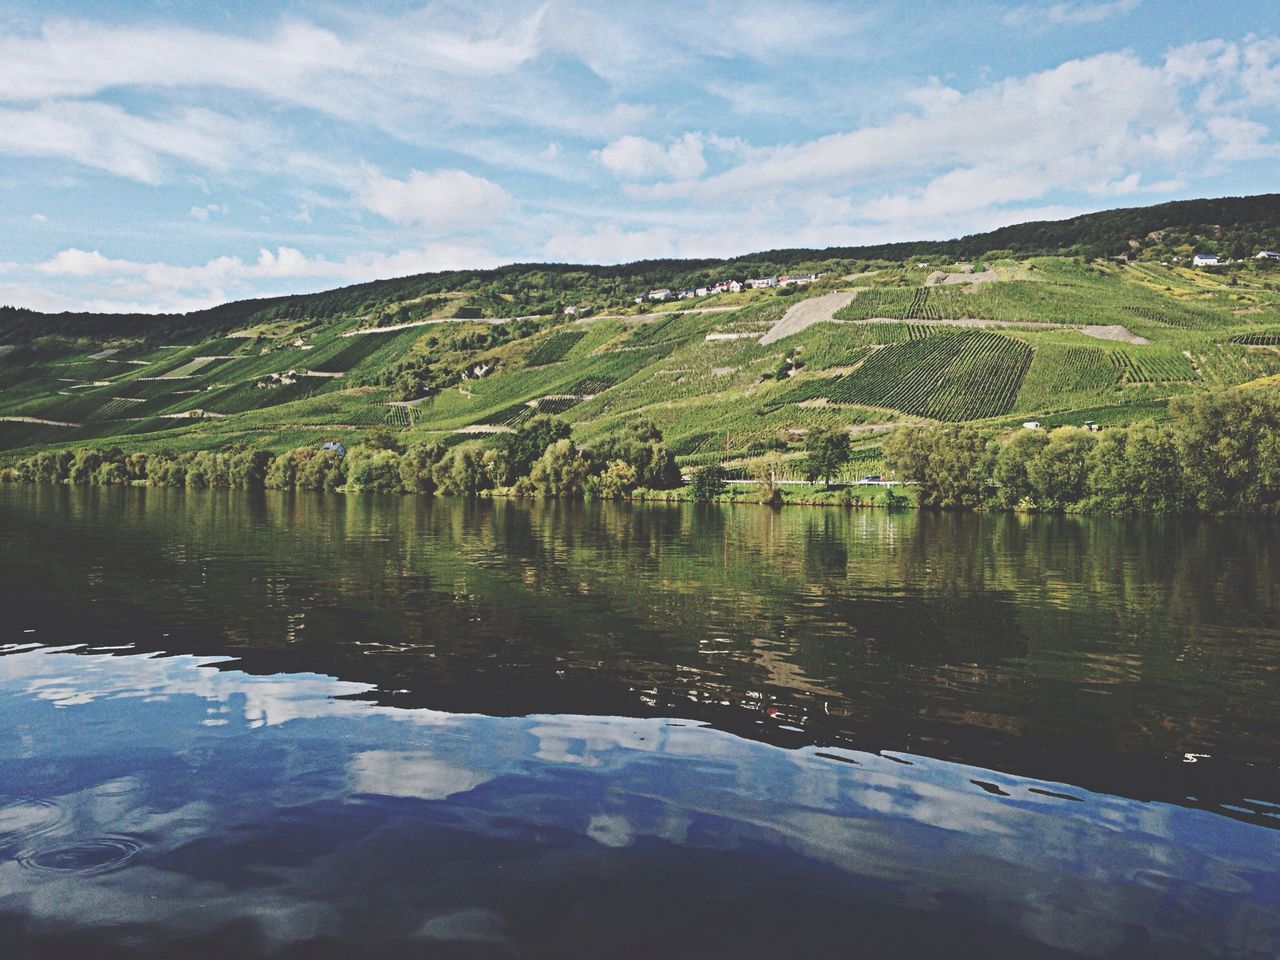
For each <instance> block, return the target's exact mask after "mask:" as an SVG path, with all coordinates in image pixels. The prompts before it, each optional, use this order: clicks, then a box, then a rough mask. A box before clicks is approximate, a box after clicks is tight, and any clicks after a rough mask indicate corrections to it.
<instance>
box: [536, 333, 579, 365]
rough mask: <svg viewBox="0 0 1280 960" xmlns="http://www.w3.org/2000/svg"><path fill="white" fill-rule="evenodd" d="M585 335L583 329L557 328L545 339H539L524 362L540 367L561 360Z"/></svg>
mask: <svg viewBox="0 0 1280 960" xmlns="http://www.w3.org/2000/svg"><path fill="white" fill-rule="evenodd" d="M586 335H587V333H586V331H585V330H557V331H556V332H555V333H553V334H551V336H549V337H547V338H546V339H545V340H541V341H539V343H538V344H537V346H535V347H534V348H533V349H532V350H531V351H529V355H528V356H527V357H526V358H525V363H526V364H527V365H528V366H530V367H541V366H545V365H546V364H548V363H555V362H557V361H559V360H563V359H564V358H565V354H567V353H568V352H569V351H570V350H572V349H573V348H574V347H575V346H577V344H578V341H580V340H581V339H582V338H583V337H585V336H586Z"/></svg>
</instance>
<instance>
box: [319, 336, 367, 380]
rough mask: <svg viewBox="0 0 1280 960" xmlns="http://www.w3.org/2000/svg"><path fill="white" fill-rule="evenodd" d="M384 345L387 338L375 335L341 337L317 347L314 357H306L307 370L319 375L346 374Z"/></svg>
mask: <svg viewBox="0 0 1280 960" xmlns="http://www.w3.org/2000/svg"><path fill="white" fill-rule="evenodd" d="M386 344H387V338H386V337H385V336H379V335H378V334H375V333H371V334H366V335H363V336H356V337H341V338H339V339H337V340H335V341H331V342H330V343H328V344H326V345H324V346H317V347H316V349H315V351H314V356H309V357H307V369H309V370H318V371H320V372H321V373H346V372H347V371H348V370H351V369H353V368H354V367H356V366H357V365H359V364H360V362H361V361H363V360H366V359H368V358H369V357H371V356H373V354H375V353H377V352H378V351H379V350H380V349H382V348H383V347H384V346H386Z"/></svg>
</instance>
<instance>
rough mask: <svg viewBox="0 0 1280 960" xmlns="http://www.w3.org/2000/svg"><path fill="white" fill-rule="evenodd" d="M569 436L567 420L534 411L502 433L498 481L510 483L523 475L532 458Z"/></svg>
mask: <svg viewBox="0 0 1280 960" xmlns="http://www.w3.org/2000/svg"><path fill="white" fill-rule="evenodd" d="M568 436H569V424H567V423H565V422H564V421H563V420H561V419H559V418H557V417H551V416H547V415H546V414H537V415H536V416H532V417H530V418H529V419H528V420H526V421H525V422H524V423H523V424H521V425H520V427H519V428H518V429H517V430H516V432H515V433H509V434H507V435H506V440H505V442H504V443H503V446H502V451H501V453H502V457H501V460H500V462H499V464H498V482H499V483H501V484H502V485H503V486H510V485H511V484H513V483H515V482H516V480H517V479H519V478H520V477H523V476H527V475H528V474H529V471H530V470H531V469H532V468H533V462H534V461H535V460H537V459H538V458H539V457H541V456H542V454H543V452H544V451H545V450H546V449H547V447H548V446H550V445H551V444H552V443H555V442H556V441H557V440H564V439H566V438H568Z"/></svg>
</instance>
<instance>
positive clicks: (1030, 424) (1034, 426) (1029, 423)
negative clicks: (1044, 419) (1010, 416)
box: [1022, 420, 1040, 430]
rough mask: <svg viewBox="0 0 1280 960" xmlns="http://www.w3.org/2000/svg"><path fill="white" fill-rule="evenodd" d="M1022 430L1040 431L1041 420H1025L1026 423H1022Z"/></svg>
mask: <svg viewBox="0 0 1280 960" xmlns="http://www.w3.org/2000/svg"><path fill="white" fill-rule="evenodd" d="M1022 429H1024V430H1039V429H1040V421H1039V420H1024V421H1023V423H1022Z"/></svg>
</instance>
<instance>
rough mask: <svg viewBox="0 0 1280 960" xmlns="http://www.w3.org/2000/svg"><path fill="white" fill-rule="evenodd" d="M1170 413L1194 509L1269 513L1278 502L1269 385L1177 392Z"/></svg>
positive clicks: (1279, 455) (1277, 413) (1278, 460)
mask: <svg viewBox="0 0 1280 960" xmlns="http://www.w3.org/2000/svg"><path fill="white" fill-rule="evenodd" d="M1170 412H1171V413H1172V414H1173V416H1174V421H1173V431H1174V441H1175V443H1176V445H1177V449H1178V453H1179V455H1180V456H1181V458H1182V463H1183V469H1184V470H1185V471H1186V475H1187V483H1188V487H1189V489H1190V492H1191V495H1192V497H1193V498H1194V500H1195V504H1196V506H1197V507H1198V508H1199V509H1200V510H1202V511H1203V512H1205V513H1242V514H1247V513H1257V512H1274V510H1275V509H1276V504H1277V502H1278V501H1280V396H1277V394H1276V392H1275V391H1274V390H1273V389H1272V390H1262V389H1258V390H1233V391H1228V392H1225V393H1213V394H1204V395H1201V396H1196V397H1180V398H1178V399H1176V400H1174V402H1173V403H1172V404H1171V405H1170Z"/></svg>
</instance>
